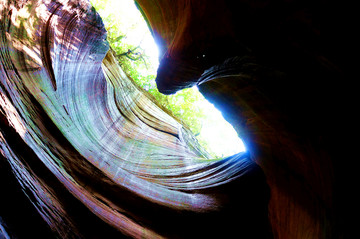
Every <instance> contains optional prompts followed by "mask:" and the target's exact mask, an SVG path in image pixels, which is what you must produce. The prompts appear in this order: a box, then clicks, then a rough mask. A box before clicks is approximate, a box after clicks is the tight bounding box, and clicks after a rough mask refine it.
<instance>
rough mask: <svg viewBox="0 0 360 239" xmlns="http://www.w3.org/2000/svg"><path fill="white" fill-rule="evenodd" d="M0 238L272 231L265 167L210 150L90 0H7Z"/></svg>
mask: <svg viewBox="0 0 360 239" xmlns="http://www.w3.org/2000/svg"><path fill="white" fill-rule="evenodd" d="M0 21H1V25H0V36H1V38H0V47H1V50H0V60H1V64H0V80H1V81H0V106H1V107H0V110H1V111H0V112H1V114H0V129H1V131H0V145H1V148H0V149H1V158H0V177H1V185H2V189H1V199H0V225H1V227H0V236H1V237H5V238H7V237H11V238H115V237H116V238H122V237H133V238H162V237H168V238H200V237H203V238H210V237H214V238H221V237H223V238H230V237H232V236H234V235H235V236H237V235H242V236H243V237H245V238H267V237H271V233H270V231H271V229H270V228H269V225H268V221H267V210H268V208H267V202H268V198H269V191H268V188H267V184H266V182H265V177H264V175H263V173H262V170H261V169H260V168H259V167H258V166H257V165H256V164H255V163H254V162H253V161H252V160H250V159H249V157H248V155H247V154H246V153H241V154H238V155H234V156H231V157H228V158H224V159H221V160H215V159H211V158H209V157H208V154H207V153H206V152H205V151H204V150H203V149H202V148H201V147H200V146H199V145H198V143H197V141H196V140H195V138H194V136H193V135H192V134H191V132H189V131H188V130H187V129H186V128H184V127H183V126H182V125H181V124H180V123H179V122H177V121H176V120H175V119H173V118H172V117H170V116H169V115H167V114H166V113H165V112H164V111H163V110H162V109H161V108H159V107H158V106H157V105H156V104H155V103H154V102H152V100H150V99H149V98H148V97H147V96H146V94H145V93H144V92H143V91H142V90H141V89H139V88H138V87H136V86H135V85H134V84H133V82H132V80H131V79H129V78H128V77H127V76H126V75H125V74H124V72H123V71H122V70H121V68H120V67H119V66H118V64H117V61H116V60H115V58H114V56H113V55H112V53H111V50H109V46H108V43H107V41H106V31H105V29H104V26H103V23H102V21H101V18H100V17H99V15H98V14H97V13H96V12H95V11H94V9H93V8H92V7H91V5H90V4H89V3H88V1H83V0H78V1H75V0H74V1H37V0H28V1H25V0H24V1H18V0H16V1H15V0H14V1H11V0H1V1H0Z"/></svg>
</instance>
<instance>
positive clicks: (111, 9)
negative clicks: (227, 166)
mask: <svg viewBox="0 0 360 239" xmlns="http://www.w3.org/2000/svg"><path fill="white" fill-rule="evenodd" d="M99 2H106V3H107V4H106V8H105V9H99V10H98V11H99V14H100V15H101V17H102V18H103V21H104V24H105V27H106V28H108V27H111V25H112V24H116V22H121V24H122V25H124V28H125V29H124V32H125V33H126V39H122V41H126V42H129V43H131V44H132V45H140V46H141V47H142V48H143V49H144V50H145V54H147V55H148V56H150V58H151V60H150V61H151V64H152V65H153V67H152V69H155V72H156V69H157V67H158V65H159V61H158V54H159V53H158V48H157V46H156V44H155V42H154V39H153V38H152V36H151V33H150V31H149V29H148V27H147V24H146V22H145V21H144V19H143V18H142V15H141V13H140V12H139V11H138V9H137V8H136V6H135V4H134V1H133V0H91V3H92V4H93V5H95V6H96V5H97V3H99ZM110 15H113V16H112V17H111V20H107V17H106V16H110ZM109 19H110V18H109ZM114 19H115V20H114ZM199 94H200V93H199ZM197 104H199V105H200V107H201V108H203V109H205V112H207V114H208V115H207V118H205V119H204V121H203V122H202V129H201V132H200V135H199V137H201V138H202V139H204V140H206V141H207V144H208V146H209V148H211V150H212V151H213V153H215V154H216V155H217V156H218V157H225V156H230V155H233V154H236V153H239V152H242V151H245V146H244V144H243V142H242V140H241V139H240V138H239V137H238V136H237V133H236V131H235V130H234V128H233V127H232V125H231V124H229V123H228V122H227V121H226V120H225V119H224V118H223V117H222V114H221V112H220V111H219V110H217V109H216V108H215V107H214V105H212V104H211V103H209V102H208V101H207V100H205V99H204V98H203V97H202V100H201V101H199V102H197Z"/></svg>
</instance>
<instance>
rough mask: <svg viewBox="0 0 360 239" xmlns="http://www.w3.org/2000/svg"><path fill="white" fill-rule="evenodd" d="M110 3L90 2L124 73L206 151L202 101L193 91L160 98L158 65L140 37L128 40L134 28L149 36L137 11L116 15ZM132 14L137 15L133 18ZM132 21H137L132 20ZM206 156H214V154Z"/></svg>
mask: <svg viewBox="0 0 360 239" xmlns="http://www.w3.org/2000/svg"><path fill="white" fill-rule="evenodd" d="M110 2H111V0H92V1H91V3H92V4H93V6H94V8H95V9H96V10H97V11H98V12H99V13H100V15H101V17H102V19H103V22H104V24H105V27H106V30H107V33H108V35H107V40H108V42H109V44H110V47H111V48H112V50H113V51H114V52H115V54H116V57H117V60H118V62H119V64H120V66H121V67H122V69H123V70H124V72H125V73H126V74H127V75H128V76H129V77H130V78H132V79H133V80H134V82H135V83H137V84H138V86H139V87H141V88H143V89H144V90H145V91H147V92H148V93H149V94H150V95H152V96H153V98H154V99H155V101H157V104H158V105H160V106H162V107H163V108H165V109H167V110H168V111H169V113H170V114H172V115H173V116H175V118H177V120H179V121H180V122H181V123H182V124H183V125H184V126H185V127H187V128H189V129H190V130H191V131H192V132H193V133H194V134H195V135H196V136H197V139H198V141H199V143H200V144H201V145H202V146H203V147H205V149H206V150H207V151H210V150H209V147H207V142H206V140H205V139H204V138H203V137H202V136H201V135H199V134H200V131H201V128H202V122H203V119H204V118H205V117H206V115H205V112H204V110H203V107H201V105H202V102H203V101H206V100H205V99H204V97H203V96H202V95H201V93H200V92H199V91H198V90H197V89H196V88H189V89H185V90H182V91H180V92H178V93H176V94H174V95H169V96H168V95H163V94H161V93H160V92H159V91H158V90H157V87H156V83H155V77H156V70H157V65H158V62H154V58H152V57H151V56H149V54H148V52H147V51H146V49H143V47H142V40H143V39H144V37H143V38H142V39H137V38H139V37H137V38H132V39H133V41H129V38H130V37H128V36H129V34H130V32H131V31H139V30H138V28H140V29H141V30H140V32H142V33H144V34H151V33H150V31H149V30H148V26H147V25H146V22H145V20H144V19H143V17H142V15H141V13H140V12H137V13H131V15H126V14H128V13H127V12H123V14H121V12H119V9H121V8H117V10H113V9H111V8H116V7H115V6H111V4H112V3H110ZM129 2H132V1H129ZM132 3H133V2H132ZM136 14H138V16H135V15H136ZM135 18H137V19H136V20H135ZM139 19H140V21H139ZM140 38H141V37H140ZM150 38H151V35H150ZM156 61H157V59H156ZM209 153H210V154H212V155H213V156H215V155H214V153H212V152H209Z"/></svg>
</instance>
